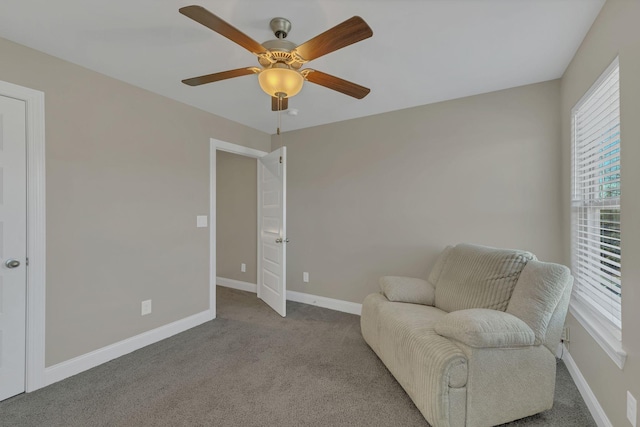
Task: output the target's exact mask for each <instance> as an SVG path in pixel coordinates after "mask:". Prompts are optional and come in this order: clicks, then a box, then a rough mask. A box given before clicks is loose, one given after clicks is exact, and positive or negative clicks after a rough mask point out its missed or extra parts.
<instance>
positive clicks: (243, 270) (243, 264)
mask: <svg viewBox="0 0 640 427" xmlns="http://www.w3.org/2000/svg"><path fill="white" fill-rule="evenodd" d="M240 271H241V272H242V273H246V272H247V264H245V263H244V262H243V263H242V264H240Z"/></svg>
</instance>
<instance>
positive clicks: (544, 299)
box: [507, 261, 573, 344]
mask: <svg viewBox="0 0 640 427" xmlns="http://www.w3.org/2000/svg"><path fill="white" fill-rule="evenodd" d="M572 283H573V278H572V277H571V273H570V272H569V269H568V268H567V267H565V266H564V265H559V264H552V263H550V262H539V261H530V262H529V263H527V265H526V266H525V267H524V269H523V270H522V274H520V279H519V280H518V283H517V284H516V287H515V289H514V290H513V295H512V296H511V300H510V302H509V305H508V307H507V313H510V314H513V315H514V316H516V317H518V318H520V319H522V320H524V322H525V323H526V324H527V325H529V327H530V328H531V329H533V332H534V334H535V336H536V342H535V343H536V344H541V343H544V342H545V338H546V334H547V328H548V327H549V322H550V321H551V316H552V315H553V314H554V312H555V311H556V308H557V307H558V303H559V302H560V300H561V298H562V296H563V295H564V294H565V290H566V289H567V287H571V285H572ZM564 311H565V313H564V314H566V308H564ZM561 314H562V313H561ZM560 322H561V323H564V316H561V319H560Z"/></svg>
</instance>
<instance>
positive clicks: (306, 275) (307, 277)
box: [302, 271, 309, 283]
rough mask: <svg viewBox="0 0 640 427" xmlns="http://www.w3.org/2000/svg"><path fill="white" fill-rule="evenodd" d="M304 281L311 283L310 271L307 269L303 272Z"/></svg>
mask: <svg viewBox="0 0 640 427" xmlns="http://www.w3.org/2000/svg"><path fill="white" fill-rule="evenodd" d="M302 281H303V282H305V283H309V273H307V272H306V271H305V272H304V273H302Z"/></svg>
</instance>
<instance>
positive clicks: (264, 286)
mask: <svg viewBox="0 0 640 427" xmlns="http://www.w3.org/2000/svg"><path fill="white" fill-rule="evenodd" d="M220 151H223V152H227V153H232V154H237V155H241V156H246V157H250V158H254V159H257V162H256V163H257V168H256V169H257V171H256V172H257V180H256V181H257V217H256V222H257V230H256V231H257V233H256V234H257V239H256V240H257V263H256V264H257V269H256V270H257V277H256V279H257V280H256V282H257V283H256V292H257V296H258V298H260V299H262V300H263V301H264V302H265V303H266V304H268V305H269V306H270V307H271V308H273V309H274V310H275V311H276V312H277V313H278V314H280V315H281V316H283V317H285V316H286V243H287V242H288V239H287V238H286V147H281V148H279V149H277V150H275V151H273V152H271V153H266V152H263V151H260V150H255V149H252V148H248V147H244V146H240V145H236V144H231V143H228V142H224V141H219V140H216V139H213V138H212V139H211V141H210V159H209V161H210V163H209V164H210V208H209V212H210V216H211V225H210V233H211V234H210V257H211V258H210V298H211V301H210V306H211V307H212V309H213V311H214V313H213V314H214V317H215V306H216V305H215V304H216V301H215V293H216V284H217V280H218V277H217V249H218V248H217V246H218V245H217V231H216V222H217V211H216V205H217V153H218V152H220ZM252 240H253V239H252ZM221 250H222V248H221ZM231 268H234V267H233V266H232V267H231ZM238 282H239V281H238ZM245 283H246V282H245ZM244 290H250V289H244Z"/></svg>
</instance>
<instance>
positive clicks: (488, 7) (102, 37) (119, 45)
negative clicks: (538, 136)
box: [0, 0, 605, 134]
mask: <svg viewBox="0 0 640 427" xmlns="http://www.w3.org/2000/svg"><path fill="white" fill-rule="evenodd" d="M604 1H605V0H400V1H398V0H395V1H390V0H339V1H338V0H278V1H264V0H242V1H240V0H191V1H184V0H100V1H97V0H56V1H52V0H2V1H1V2H0V36H1V37H4V38H7V39H9V40H12V41H15V42H17V43H21V44H24V45H26V46H29V47H32V48H35V49H37V50H40V51H43V52H46V53H48V54H51V55H54V56H57V57H60V58H63V59H66V60H68V61H71V62H73V63H76V64H79V65H82V66H84V67H86V68H89V69H92V70H95V71H98V72H100V73H103V74H106V75H108V76H111V77H114V78H116V79H119V80H122V81H125V82H128V83H131V84H133V85H136V86H139V87H142V88H144V89H147V90H150V91H152V92H156V93H158V94H161V95H164V96H167V97H169V98H173V99H176V100H178V101H182V102H184V103H186V104H189V105H193V106H195V107H198V108H200V109H202V110H205V111H209V112H211V113H214V114H217V115H219V116H222V117H226V118H228V119H231V120H234V121H236V122H239V123H243V124H245V125H247V126H251V127H253V128H256V129H259V130H262V131H264V132H267V133H270V134H272V133H275V129H276V123H277V116H276V115H277V113H274V112H272V111H271V104H270V102H271V101H270V98H269V97H268V96H267V95H266V94H265V93H263V92H262V91H261V89H260V87H259V86H258V82H257V77H256V76H255V75H251V76H245V77H238V78H235V79H231V80H225V81H221V82H216V83H211V84H208V85H204V86H199V87H189V86H186V85H184V84H182V83H181V82H180V81H181V80H182V79H185V78H188V77H194V76H199V75H203V74H209V73H214V72H219V71H224V70H228V69H234V68H240V67H246V66H257V65H258V64H257V61H256V57H255V56H254V55H252V54H251V53H249V52H248V51H246V50H244V49H243V48H241V47H240V46H238V45H235V44H234V43H232V42H231V41H229V40H227V39H226V38H224V37H222V36H220V35H218V34H216V33H214V32H213V31H211V30H209V29H207V28H205V27H203V26H202V25H200V24H198V23H196V22H195V21H192V20H190V19H189V18H187V17H185V16H183V15H181V14H179V13H178V9H179V8H180V7H182V6H186V5H189V4H199V5H201V6H204V7H205V8H207V9H209V10H210V11H211V12H213V13H214V14H216V15H218V16H219V17H221V18H222V19H224V20H226V21H227V22H229V23H230V24H231V25H233V26H235V27H236V28H238V29H240V30H241V31H243V32H244V33H246V34H247V35H249V36H250V37H252V38H254V39H255V40H257V41H258V42H264V41H266V40H270V39H273V38H274V37H273V33H271V31H270V29H269V21H270V20H271V18H273V17H276V16H283V17H285V18H287V19H289V20H290V21H291V22H292V30H291V32H290V33H289V37H288V38H287V39H288V40H291V41H293V42H294V43H296V44H300V43H302V42H305V41H306V40H308V39H310V38H312V37H314V36H315V35H317V34H319V33H321V32H323V31H325V30H327V29H329V28H330V27H333V26H334V25H336V24H339V23H340V22H342V21H344V20H346V19H348V18H350V17H351V16H353V15H359V16H361V17H362V18H363V19H364V20H365V21H367V23H368V24H369V26H370V27H371V28H372V29H373V37H372V38H370V39H367V40H364V41H362V42H360V43H357V44H354V45H351V46H348V47H346V48H344V49H342V50H339V51H337V52H334V53H332V54H329V55H326V56H324V57H322V58H319V59H317V60H315V61H313V62H311V63H310V67H312V68H314V69H317V70H320V71H324V72H325V73H329V74H332V75H335V76H338V77H341V78H344V79H347V80H350V81H353V82H355V83H358V84H361V85H363V86H367V87H369V88H371V93H370V94H369V95H368V96H367V97H366V98H364V99H362V100H356V99H354V98H351V97H348V96H345V95H342V94H340V93H338V92H334V91H331V90H329V89H326V88H324V87H321V86H317V85H314V84H311V83H308V82H307V83H305V86H304V87H303V89H302V92H300V94H298V95H297V96H295V97H293V98H291V99H290V100H289V108H290V109H293V108H295V109H298V110H299V114H298V115H297V116H295V117H294V116H289V115H287V114H283V116H282V123H283V125H282V128H283V130H284V131H288V130H294V129H301V128H305V127H310V126H315V125H320V124H324V123H331V122H336V121H341V120H346V119H351V118H355V117H363V116H368V115H372V114H377V113H383V112H387V111H392V110H398V109H402V108H408V107H413V106H417V105H424V104H430V103H433V102H438V101H443V100H447V99H454V98H460V97H463V96H468V95H474V94H479V93H486V92H491V91H494V90H499V89H505V88H509V87H515V86H521V85H526V84H530V83H536V82H541V81H546V80H551V79H555V78H559V77H560V76H561V75H562V73H563V72H564V70H565V68H566V67H567V65H568V64H569V61H570V60H571V58H572V57H573V55H574V53H575V51H576V50H577V48H578V46H579V45H580V43H581V41H582V39H583V38H584V36H585V34H586V33H587V31H588V29H589V27H590V26H591V24H592V23H593V20H594V19H595V17H596V15H597V14H598V12H599V11H600V9H601V7H602V5H603V4H604Z"/></svg>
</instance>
